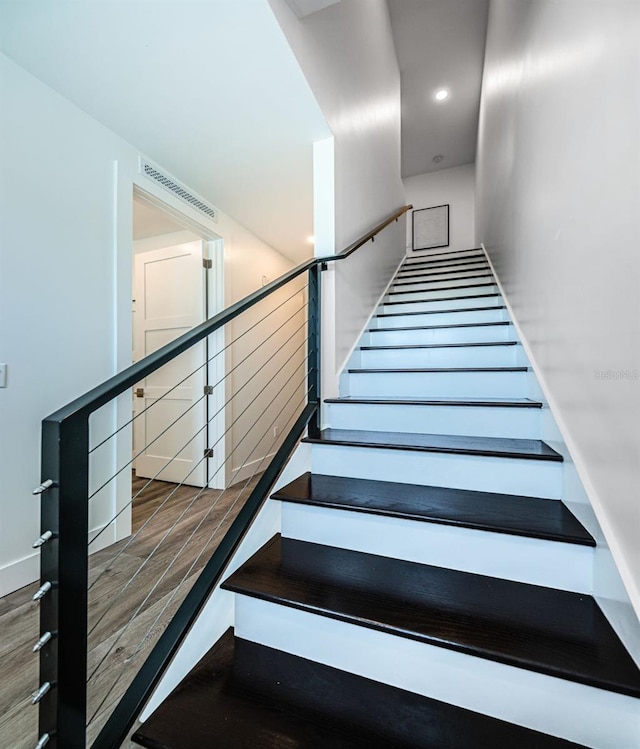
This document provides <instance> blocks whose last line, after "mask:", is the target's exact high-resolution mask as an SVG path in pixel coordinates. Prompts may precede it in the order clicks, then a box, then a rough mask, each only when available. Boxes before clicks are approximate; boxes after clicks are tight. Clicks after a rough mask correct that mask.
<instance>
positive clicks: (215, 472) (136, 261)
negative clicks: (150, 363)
mask: <svg viewBox="0 0 640 749" xmlns="http://www.w3.org/2000/svg"><path fill="white" fill-rule="evenodd" d="M222 251H223V246H222V240H221V238H220V237H217V236H216V235H213V234H212V233H211V232H210V231H208V230H205V229H204V227H202V228H200V227H197V226H194V225H193V223H192V222H190V221H187V220H186V219H184V220H181V217H180V215H177V214H176V212H175V211H174V210H173V209H168V208H167V209H166V210H163V205H162V204H161V203H159V201H158V200H157V199H156V198H152V199H151V198H150V196H147V195H145V194H144V193H143V192H142V191H141V190H138V189H137V188H136V190H135V191H134V196H133V307H132V324H133V357H132V358H133V361H134V362H136V361H139V360H140V359H142V358H144V357H145V356H148V355H149V354H151V353H153V351H155V350H157V349H158V348H160V347H161V346H163V345H165V344H167V343H169V342H170V341H172V340H173V339H175V338H177V337H178V336H180V335H182V334H183V333H185V332H187V331H188V330H190V329H191V328H193V327H195V326H196V325H199V324H200V323H202V322H203V321H204V320H206V319H207V318H208V317H209V316H211V315H212V314H215V312H217V311H219V309H220V308H221V307H222V299H221V298H220V297H221V294H220V290H221V283H220V279H219V278H214V274H215V273H216V272H221V262H215V260H216V258H217V259H221V257H222ZM203 261H204V262H203ZM223 349H224V334H223V333H222V331H220V332H219V333H216V334H215V335H213V336H210V337H209V339H207V340H205V341H202V342H201V343H199V344H197V345H196V346H194V347H192V348H191V349H189V350H188V351H186V352H184V353H183V354H181V355H180V356H179V357H177V358H176V359H175V360H174V361H172V362H170V363H169V364H167V365H165V366H164V367H162V368H161V369H159V370H158V371H157V372H154V373H153V374H152V375H150V376H149V377H147V378H145V380H144V381H142V382H140V383H137V385H136V387H135V388H134V397H133V416H134V422H133V424H134V428H133V470H134V476H135V478H137V479H141V478H142V479H145V480H148V481H163V482H168V483H171V484H176V485H189V486H196V487H203V488H205V487H208V488H214V489H215V488H224V471H223V470H222V467H223V466H224V439H222V438H221V437H220V435H223V434H224V406H223V404H224V398H223V396H221V391H222V388H221V387H217V386H216V384H217V382H218V380H219V379H220V368H222V372H224V362H223V361H220V362H218V360H223V359H224V356H223V354H222V351H223ZM216 354H219V355H217V356H216ZM223 376H224V374H222V377H223ZM220 397H222V398H223V400H222V403H220V402H219V401H220Z"/></svg>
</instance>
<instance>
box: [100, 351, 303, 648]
mask: <svg viewBox="0 0 640 749" xmlns="http://www.w3.org/2000/svg"><path fill="white" fill-rule="evenodd" d="M307 340H308V337H307V338H305V340H304V341H303V342H302V343H301V344H300V345H299V346H298V347H297V348H296V350H295V351H294V352H293V353H292V354H291V355H290V356H289V358H288V359H287V360H286V361H285V362H284V364H283V365H282V366H281V367H280V369H279V370H278V371H277V372H276V373H275V374H276V375H277V374H279V373H280V372H282V370H283V369H284V368H285V367H286V366H287V364H288V363H289V362H290V361H291V359H293V357H294V356H295V355H296V353H297V352H298V351H299V350H300V349H301V348H302V347H303V346H304V345H306V343H307ZM305 363H306V362H305V361H302V362H301V363H300V364H299V365H298V366H297V367H296V368H295V370H294V372H295V371H296V370H297V369H299V368H300V366H301V365H302V364H305ZM255 374H257V372H256V373H255ZM255 374H254V375H253V376H255ZM307 376H308V372H305V378H306V377H307ZM245 384H246V383H245ZM287 384H288V383H287V382H285V385H284V386H283V387H282V388H281V389H280V390H279V391H278V393H276V395H275V397H274V400H275V398H277V397H278V396H279V395H280V393H281V392H282V390H283V389H284V387H286V385H287ZM243 387H244V385H243ZM253 403H254V401H252V402H251V403H249V404H247V406H246V407H245V408H244V409H243V410H242V411H241V412H240V413H239V414H238V416H237V417H236V418H235V419H234V421H233V422H232V423H231V424H230V425H229V427H228V428H227V429H226V430H225V431H224V433H223V434H221V435H220V437H218V439H217V440H216V442H215V443H214V445H213V447H215V446H216V445H217V444H218V443H219V442H220V441H221V440H222V439H223V438H224V437H225V436H226V434H227V433H228V432H229V431H230V429H231V428H232V427H233V426H234V424H235V423H236V422H237V421H238V420H239V419H240V418H241V417H242V416H243V415H244V414H245V413H246V412H247V411H248V410H249V408H251V406H252V405H253ZM272 403H273V400H272V401H271V402H270V403H269V404H268V405H267V408H270V406H271V404H272ZM220 410H222V409H220ZM263 413H264V411H263V412H262V413H261V414H260V417H259V419H260V418H262V415H263ZM216 415H217V414H214V415H213V416H212V417H211V419H210V420H209V421H212V420H213V419H214V418H215V417H216ZM259 419H258V420H259ZM254 423H257V421H256V422H254ZM205 427H206V424H205V426H204V427H203V429H204V428H205ZM201 431H202V430H201ZM249 433H250V429H249V431H247V432H245V434H244V435H243V437H242V439H241V440H240V441H239V442H238V443H237V444H236V446H235V447H234V448H233V450H231V452H230V453H229V455H228V456H227V457H226V458H225V460H224V461H223V463H222V464H221V465H220V467H219V468H218V471H219V470H221V469H222V467H223V466H224V465H226V463H227V461H228V460H229V459H230V458H231V456H232V455H233V454H234V453H235V451H236V450H237V449H238V447H239V446H240V445H241V444H242V442H244V439H245V438H246V437H247V435H248V434H249ZM204 460H206V457H205V456H203V457H202V458H201V459H200V460H199V461H197V463H196V464H195V465H194V466H193V468H192V469H191V470H190V471H189V473H187V475H186V476H185V477H184V478H183V479H182V481H181V482H180V483H179V484H177V485H176V486H175V488H174V489H173V490H172V491H171V492H169V494H168V496H167V497H166V498H165V499H164V500H163V502H162V503H161V505H160V506H159V507H158V508H157V509H156V510H155V511H154V512H153V514H152V515H151V516H150V517H149V518H148V519H147V520H146V521H145V523H144V524H143V525H142V526H141V527H140V528H139V529H138V531H136V533H135V534H134V535H133V536H132V537H131V538H130V539H129V540H128V541H127V543H126V544H125V546H124V547H123V548H122V549H120V551H119V552H118V553H117V554H116V555H115V557H113V558H112V559H111V561H110V562H109V563H108V564H107V565H106V566H105V569H104V570H103V571H102V572H101V573H100V574H99V575H98V576H97V577H96V579H95V580H94V581H93V583H92V584H91V585H90V586H89V591H91V590H92V588H93V587H94V586H95V585H96V583H97V582H98V581H99V580H100V579H101V577H102V576H103V575H104V574H105V572H106V571H107V570H108V569H109V568H110V567H111V566H112V565H113V564H115V562H117V560H118V559H119V557H120V556H121V555H122V554H123V553H124V552H125V551H126V550H127V548H128V547H129V546H130V545H131V544H132V543H133V542H134V541H135V539H136V538H137V537H138V535H139V534H140V533H141V532H142V531H143V530H144V528H145V527H146V526H147V525H148V524H149V523H150V522H151V520H152V519H153V518H154V517H155V516H156V515H157V513H158V512H160V510H161V509H162V508H163V507H164V505H165V504H166V503H167V502H168V501H169V500H170V499H171V498H172V497H173V496H174V495H175V493H176V492H177V491H178V489H180V487H181V486H183V485H184V482H185V481H186V479H187V478H188V477H189V476H190V475H191V474H192V473H193V472H194V471H195V470H196V469H197V468H198V467H199V466H200V465H201V464H202V463H203V461H204ZM218 471H216V473H215V474H214V475H216V474H217V473H218ZM156 475H158V474H156ZM153 480H154V479H150V480H149V481H147V483H146V484H145V486H144V487H143V488H142V489H140V490H139V491H138V492H137V493H136V494H135V495H134V497H133V498H132V499H131V501H130V502H129V503H128V504H127V506H129V505H130V504H132V503H133V501H134V499H135V498H136V497H138V496H139V495H140V494H141V493H142V492H143V491H144V489H145V488H146V487H147V486H149V484H151V482H152V481H153ZM196 499H197V497H196ZM192 504H193V503H192ZM190 508H191V504H190V505H189V506H188V507H187V508H186V509H185V510H183V512H182V513H181V515H180V516H179V517H178V519H177V520H176V522H175V523H174V525H173V526H172V527H171V528H170V529H169V530H168V531H167V533H165V535H164V536H163V537H162V539H160V541H159V542H158V544H157V545H156V547H155V548H154V549H153V551H152V552H151V554H149V556H148V557H147V558H146V559H145V560H144V562H143V563H142V564H141V565H140V567H138V569H137V570H136V572H135V573H134V575H133V576H132V577H131V578H130V579H129V580H128V581H127V583H126V584H125V586H124V587H123V588H122V589H121V590H120V592H119V593H118V594H117V596H116V599H115V600H117V598H119V597H120V595H122V593H124V592H125V590H126V589H127V587H128V586H129V585H130V584H131V582H133V580H134V579H135V577H136V576H137V575H138V574H139V573H140V572H141V571H142V569H143V568H144V567H145V565H146V564H147V562H148V561H149V560H150V559H151V557H152V556H153V554H154V553H155V552H156V551H157V549H158V548H159V547H160V546H161V544H162V543H163V542H164V541H165V539H166V538H167V537H168V536H169V534H170V533H171V531H172V530H173V528H174V527H175V525H176V524H177V523H178V522H179V521H180V520H181V519H182V517H183V516H184V514H185V513H186V512H187V511H188V510H189V509H190ZM124 509H126V508H122V509H121V510H120V511H119V513H118V515H120V514H121V513H122V512H123V511H124ZM116 517H117V516H116ZM112 522H113V520H111V521H110V523H112ZM110 523H109V524H110ZM102 530H104V529H102ZM100 532H102V531H100ZM95 538H97V536H95V537H94V540H95ZM106 613H107V612H105V613H104V614H103V615H102V617H100V619H99V620H98V621H97V622H96V623H95V624H94V626H93V627H92V628H91V630H90V631H89V632H88V635H90V634H92V632H93V631H94V630H95V629H96V627H97V626H98V625H99V624H100V622H101V621H102V620H103V619H104V617H105V616H106Z"/></svg>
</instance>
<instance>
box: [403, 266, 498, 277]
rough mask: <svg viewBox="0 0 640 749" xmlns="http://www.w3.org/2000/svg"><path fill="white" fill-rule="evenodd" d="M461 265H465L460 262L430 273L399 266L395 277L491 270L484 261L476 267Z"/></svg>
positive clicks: (445, 274) (448, 274)
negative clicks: (404, 268)
mask: <svg viewBox="0 0 640 749" xmlns="http://www.w3.org/2000/svg"><path fill="white" fill-rule="evenodd" d="M463 265H465V263H460V265H451V266H449V268H448V269H446V270H439V271H437V272H432V273H429V272H428V271H425V270H423V269H422V268H418V269H416V270H403V269H402V268H400V270H399V271H398V272H397V273H396V275H395V278H418V277H423V278H431V277H432V276H450V275H453V274H456V273H480V272H481V271H483V270H488V271H491V266H489V265H487V264H486V263H478V267H477V268H462V266H463ZM468 265H472V263H468ZM436 280H437V279H436Z"/></svg>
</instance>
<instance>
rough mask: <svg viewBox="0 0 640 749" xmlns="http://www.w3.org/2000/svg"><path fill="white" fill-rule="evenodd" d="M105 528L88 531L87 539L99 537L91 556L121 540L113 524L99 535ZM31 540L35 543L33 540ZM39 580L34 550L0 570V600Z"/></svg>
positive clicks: (37, 561) (38, 563)
mask: <svg viewBox="0 0 640 749" xmlns="http://www.w3.org/2000/svg"><path fill="white" fill-rule="evenodd" d="M105 527H106V526H105V525H104V524H103V525H99V526H97V527H95V528H92V529H91V530H90V531H89V536H88V538H89V539H92V538H95V536H96V535H97V534H98V533H100V536H99V537H98V538H97V539H96V541H95V542H94V543H93V544H92V545H91V553H92V554H94V553H95V552H96V551H100V549H104V548H106V547H107V546H110V545H111V544H113V543H115V542H116V541H119V540H121V539H118V538H116V535H115V534H116V529H115V528H113V523H111V527H110V528H109V529H108V530H106V531H104V532H103V533H101V531H103V530H104V528H105ZM124 537H125V536H123V538H124ZM33 540H34V541H35V538H34V539H33ZM39 579H40V552H39V551H37V550H34V551H32V552H31V553H29V554H27V555H26V556H24V557H22V559H16V560H15V561H13V562H9V564H6V565H5V566H4V567H1V568H0V598H2V597H3V596H7V595H9V593H14V592H15V591H16V590H20V588H24V587H25V585H31V583H34V582H36V581H37V580H39Z"/></svg>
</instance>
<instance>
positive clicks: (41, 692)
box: [31, 681, 52, 705]
mask: <svg viewBox="0 0 640 749" xmlns="http://www.w3.org/2000/svg"><path fill="white" fill-rule="evenodd" d="M51 687H52V684H51V682H50V681H45V683H44V684H43V685H42V686H41V687H40V689H38V690H37V691H35V692H34V693H33V694H32V695H31V704H32V705H37V704H38V702H40V700H41V699H42V698H43V697H44V696H45V694H47V692H49V690H50V689H51Z"/></svg>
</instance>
